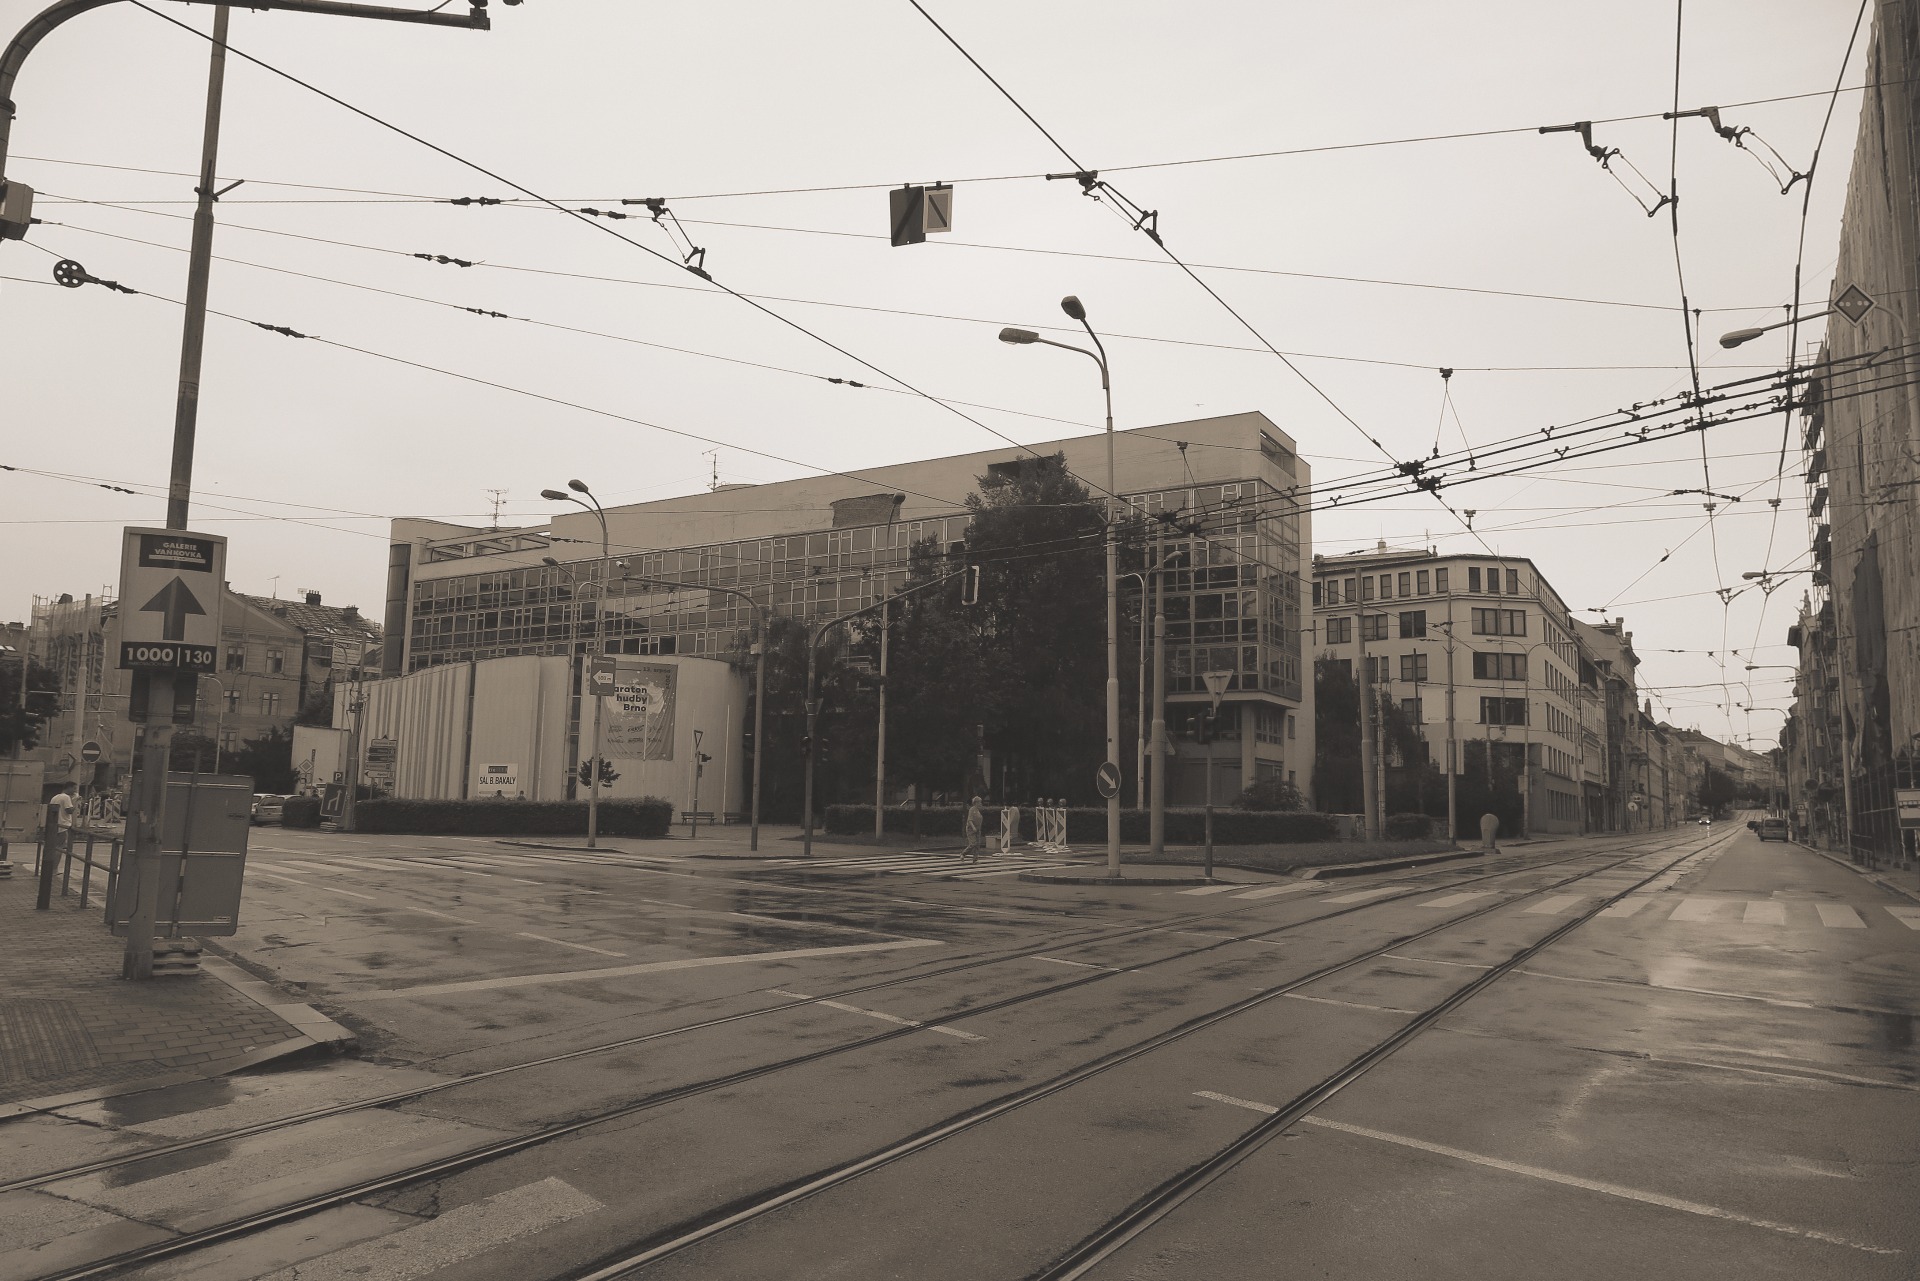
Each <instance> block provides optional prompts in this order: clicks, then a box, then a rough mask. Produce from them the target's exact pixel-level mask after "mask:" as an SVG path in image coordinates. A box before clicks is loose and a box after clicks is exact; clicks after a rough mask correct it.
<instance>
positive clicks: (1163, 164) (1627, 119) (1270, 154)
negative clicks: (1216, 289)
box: [14, 79, 1911, 221]
mask: <svg viewBox="0 0 1920 1281" xmlns="http://www.w3.org/2000/svg"><path fill="white" fill-rule="evenodd" d="M1908 83H1911V81H1910V80H1906V79H1902V80H1879V81H1870V82H1868V83H1865V84H1858V85H1849V86H1846V87H1845V88H1836V89H1832V90H1827V89H1816V90H1811V91H1808V92H1805V93H1789V94H1777V95H1775V96H1773V97H1768V98H1747V99H1743V100H1740V101H1735V102H1724V103H1721V104H1720V107H1721V109H1722V110H1732V109H1737V108H1741V107H1762V106H1771V105H1773V104H1775V103H1782V102H1799V101H1802V100H1804V99H1807V98H1825V97H1828V96H1829V95H1837V94H1840V93H1864V92H1866V91H1867V90H1869V89H1879V88H1894V87H1898V86H1900V85H1904V84H1908ZM1665 114H1666V113H1665V112H1659V111H1647V112H1640V113H1637V114H1634V115H1625V116H1595V117H1593V118H1592V120H1591V123H1593V124H1596V125H1608V124H1631V123H1636V122H1638V121H1643V120H1659V119H1662V118H1663V117H1664V116H1665ZM1536 132H1537V128H1536V127H1535V126H1534V125H1514V126H1506V127H1500V128H1491V129H1466V130H1457V131H1454V132H1451V133H1437V134H1416V135H1411V136H1402V137H1396V138H1375V139H1369V140H1363V141H1359V142H1335V143H1320V144H1317V145H1313V146H1306V147H1281V148H1275V149H1272V150H1268V151H1248V152H1237V153H1233V154H1228V155H1218V156H1189V157H1185V158H1181V159H1175V160H1148V161H1140V162H1136V163H1134V164H1127V165H1106V166H1104V167H1103V168H1104V172H1107V173H1137V172H1142V171H1144V170H1149V169H1180V168H1189V167H1192V166H1195V165H1215V164H1233V163H1239V162H1243V161H1249V160H1274V159H1284V158H1286V157H1289V156H1313V155H1324V154H1327V153H1330V152H1341V151H1365V150H1373V149H1378V148H1382V147H1404V146H1415V145H1420V144H1424V143H1435V142H1458V141H1465V140H1469V139H1474V138H1498V137H1508V136H1518V135H1531V134H1533V133H1536ZM14 159H16V160H32V161H37V162H39V163H42V164H66V165H79V166H86V167H88V168H96V169H115V170H121V171H124V172H129V173H146V174H156V175H161V176H165V177H174V178H195V179H197V178H198V177H199V176H200V175H199V174H197V173H189V172H186V171H184V170H171V169H148V168H141V167H139V166H135V165H110V164H101V163H98V162H91V161H85V160H64V159H59V158H56V157H52V156H28V155H16V156H15V157H14ZM1046 176H1047V175H1046V174H1044V173H1001V174H984V175H977V176H974V177H970V178H955V179H951V180H950V181H952V182H953V183H955V184H981V183H991V182H1033V181H1040V180H1043V179H1045V178H1046ZM248 182H250V183H252V184H254V185H257V186H267V187H289V188H296V189H300V190H310V191H334V192H341V193H343V194H351V195H366V196H372V197H381V198H384V199H379V200H372V201H328V202H319V201H299V200H249V199H246V198H239V199H234V200H231V201H228V202H225V203H231V204H303V203H333V204H361V203H396V202H402V201H406V202H417V203H434V204H441V203H445V202H446V200H447V197H445V196H435V195H424V194H415V193H410V192H393V191H368V190H366V189H364V188H359V187H339V186H327V185H324V184H320V183H300V182H287V181H282V180H276V179H271V178H249V179H248ZM899 185H900V184H899V183H898V182H897V181H888V182H856V183H828V184H818V185H813V186H806V187H763V188H753V189H746V190H736V191H706V192H682V193H680V194H677V195H674V194H670V195H667V196H665V197H663V198H664V199H666V200H668V201H671V202H676V203H678V202H683V201H689V200H734V199H746V198H754V197H762V196H800V195H820V194H829V193H835V192H853V191H887V190H891V189H892V188H894V187H898V186H899ZM564 199H565V200H567V201H568V202H569V203H577V202H589V203H591V202H606V201H618V200H620V199H621V197H619V196H608V195H599V196H573V197H565V198H564ZM142 203H149V204H192V203H193V202H192V201H190V200H179V201H145V202H142ZM504 203H513V202H512V201H507V202H504ZM689 221H691V220H689Z"/></svg>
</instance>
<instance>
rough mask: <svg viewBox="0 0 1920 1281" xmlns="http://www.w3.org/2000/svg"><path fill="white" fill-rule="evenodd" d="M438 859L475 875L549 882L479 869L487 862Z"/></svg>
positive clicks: (520, 880)
mask: <svg viewBox="0 0 1920 1281" xmlns="http://www.w3.org/2000/svg"><path fill="white" fill-rule="evenodd" d="M437 861H438V862H439V863H440V864H441V865H443V866H446V867H450V868H453V869H454V870H455V871H460V872H467V873H470V874H471V875H474V876H493V877H498V878H499V879H500V880H503V881H518V882H519V883H520V884H522V885H546V884H548V882H546V881H529V880H528V879H527V878H526V877H524V876H508V875H507V874H506V873H505V872H488V871H481V870H478V869H480V868H484V867H486V864H484V863H470V862H468V861H466V860H465V859H457V858H442V859H439V860H437Z"/></svg>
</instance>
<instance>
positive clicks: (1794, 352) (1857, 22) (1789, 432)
mask: <svg viewBox="0 0 1920 1281" xmlns="http://www.w3.org/2000/svg"><path fill="white" fill-rule="evenodd" d="M1869 3H1871V0H1860V8H1859V11H1858V12H1856V13H1855V14H1854V16H1853V31H1852V32H1851V33H1850V34H1849V35H1848V36H1847V48H1846V52H1845V53H1843V54H1841V55H1840V70H1839V72H1838V74H1836V75H1835V76H1834V80H1833V92H1832V93H1831V94H1830V95H1828V97H1827V110H1826V114H1825V115H1824V116H1822V117H1821V120H1820V133H1819V136H1818V137H1816V138H1815V139H1814V143H1813V156H1812V158H1811V159H1810V160H1808V162H1807V172H1806V175H1805V176H1806V188H1805V190H1803V191H1802V192H1801V193H1800V230H1799V235H1798V237H1797V238H1796V241H1795V245H1794V253H1793V299H1792V301H1791V302H1790V303H1789V304H1788V307H1787V319H1788V321H1789V324H1788V326H1787V369H1788V371H1789V372H1791V371H1792V370H1793V369H1794V368H1795V366H1796V365H1797V363H1798V361H1799V359H1800V297H1801V294H1800V291H1801V285H1802V269H1803V268H1804V266H1805V263H1806V257H1807V221H1808V217H1809V215H1810V214H1811V212H1812V209H1813V184H1814V180H1815V178H1816V177H1817V175H1818V174H1819V172H1820V156H1821V153H1822V152H1823V151H1824V150H1825V148H1826V145H1827V130H1828V129H1829V128H1831V127H1832V125H1833V112H1834V108H1835V107H1836V106H1837V105H1838V103H1839V101H1840V82H1841V81H1842V80H1844V79H1846V76H1847V64H1849V63H1850V62H1852V61H1853V49H1854V46H1855V45H1856V44H1858V43H1859V40H1860V29H1861V27H1862V26H1863V25H1865V23H1866V20H1867V7H1868V5H1869ZM1792 439H1793V413H1792V411H1791V410H1785V411H1782V413H1781V415H1780V461H1779V464H1778V467H1777V469H1776V471H1775V475H1776V476H1778V477H1779V478H1780V479H1779V482H1778V483H1777V484H1776V485H1775V487H1774V516H1775V519H1774V525H1773V527H1772V528H1770V529H1769V530H1768V531H1767V550H1766V554H1765V555H1764V556H1762V557H1761V560H1760V568H1761V569H1763V570H1764V569H1766V568H1767V566H1768V565H1769V564H1770V563H1771V562H1772V560H1773V542H1774V538H1775V536H1776V534H1777V532H1778V529H1779V511H1780V503H1779V499H1780V497H1781V493H1782V490H1783V488H1784V486H1785V484H1786V479H1785V478H1786V473H1787V446H1788V445H1789V444H1790V443H1791V442H1792ZM1812 521H1813V518H1812V516H1811V515H1809V516H1808V517H1807V523H1808V525H1809V526H1811V524H1812ZM1808 541H1809V543H1811V541H1812V530H1811V528H1809V530H1808ZM1767 599H1769V600H1771V599H1772V596H1771V594H1769V596H1768V597H1767ZM1765 624H1766V611H1765V610H1764V608H1763V609H1762V611H1761V614H1760V618H1759V620H1758V621H1757V622H1756V623H1755V624H1754V640H1755V642H1756V643H1758V641H1759V636H1760V632H1759V629H1760V628H1761V627H1763V626H1765Z"/></svg>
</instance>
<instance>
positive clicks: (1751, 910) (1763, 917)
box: [1740, 899, 1787, 925]
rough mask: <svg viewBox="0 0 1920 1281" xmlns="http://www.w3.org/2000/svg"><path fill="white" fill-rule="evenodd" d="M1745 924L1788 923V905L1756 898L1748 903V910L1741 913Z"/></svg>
mask: <svg viewBox="0 0 1920 1281" xmlns="http://www.w3.org/2000/svg"><path fill="white" fill-rule="evenodd" d="M1740 920H1741V923H1742V924H1745V925H1785V924H1786V923H1787V905H1786V904H1785V903H1780V902H1772V901H1769V900H1766V899H1756V900H1755V901H1754V902H1751V903H1749V904H1747V910H1746V911H1745V912H1742V913H1741V914H1740Z"/></svg>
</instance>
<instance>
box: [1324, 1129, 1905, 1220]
mask: <svg viewBox="0 0 1920 1281" xmlns="http://www.w3.org/2000/svg"><path fill="white" fill-rule="evenodd" d="M1301 1120H1302V1121H1303V1122H1305V1123H1306V1124H1307V1125H1316V1126H1320V1127H1321V1128H1323V1129H1328V1130H1338V1131H1340V1132H1341V1133H1342V1134H1353V1135H1358V1136H1359V1137H1361V1138H1365V1139H1375V1140H1378V1141H1379V1142H1381V1143H1392V1144H1396V1145H1398V1146H1400V1147H1405V1148H1414V1149H1417V1150H1419V1151H1421V1152H1431V1153H1433V1154H1434V1155H1435V1156H1445V1157H1452V1158H1453V1159H1454V1160H1456V1161H1466V1162H1470V1163H1471V1164H1473V1165H1483V1166H1486V1167H1488V1168H1489V1169H1494V1170H1504V1171H1506V1172H1507V1173H1509V1174H1520V1175H1525V1176H1526V1177H1527V1178H1530V1179H1540V1180H1543V1181H1544V1182H1547V1183H1558V1184H1562V1185H1564V1186H1566V1187H1570V1188H1580V1189H1582V1190H1583V1191H1587V1192H1598V1193H1600V1194H1601V1195H1603V1196H1611V1197H1619V1198H1620V1199H1621V1200H1624V1201H1638V1202H1640V1203H1641V1204H1643V1205H1657V1206H1660V1207H1662V1208H1663V1209H1668V1210H1678V1211H1680V1212H1682V1213H1684V1214H1697V1215H1700V1216H1702V1217H1704V1218H1709V1219H1723V1220H1726V1221H1727V1222H1730V1223H1743V1224H1745V1225H1747V1226H1748V1227H1752V1228H1765V1229H1766V1230H1767V1231H1769V1232H1780V1233H1785V1234H1786V1235H1788V1236H1796V1237H1804V1238H1806V1239H1808V1240H1810V1241H1825V1242H1827V1243H1828V1244H1829V1245H1843V1246H1846V1247H1847V1248H1848V1249H1852V1250H1864V1251H1866V1252H1867V1253H1869V1254H1898V1253H1900V1252H1899V1251H1898V1250H1889V1249H1885V1248H1883V1247H1881V1246H1877V1245H1867V1244H1865V1243H1864V1242H1860V1241H1850V1240H1848V1239H1847V1238H1846V1237H1841V1236H1834V1235H1832V1234H1831V1233H1827V1232H1818V1231H1815V1230H1814V1229H1812V1228H1798V1227H1794V1226H1793V1225H1791V1224H1787V1223H1775V1222H1774V1221H1772V1220H1771V1219H1756V1218H1752V1217H1750V1216H1748V1215H1744V1214H1740V1213H1738V1212H1736V1211H1733V1210H1723V1209H1721V1208H1720V1207H1719V1206H1714V1205H1703V1204H1701V1203H1700V1202H1698V1201H1683V1200H1681V1199H1680V1198H1678V1197H1670V1196H1665V1195H1663V1194H1661V1193H1659V1192H1645V1191H1642V1190H1641V1189H1639V1188H1629V1187H1622V1186H1621V1185H1620V1184H1618V1183H1602V1182H1601V1181H1599V1180H1598V1179H1583V1178H1580V1177H1579V1176H1578V1175H1573V1174H1561V1173H1560V1172H1559V1171H1557V1170H1544V1169H1541V1168H1540V1167H1539V1166H1537V1165H1522V1164H1520V1163H1519V1162H1517V1161H1503V1160H1501V1159H1500V1158H1498V1157H1491V1156H1482V1155H1481V1154H1479V1153H1478V1152H1464V1151H1462V1150H1461V1149H1459V1148H1450V1147H1447V1146H1445V1145H1444V1144H1440V1143H1427V1142H1425V1141H1423V1140H1421V1139H1413V1138H1408V1137H1407V1136H1406V1135H1403V1134H1387V1133H1385V1132H1383V1131H1380V1130H1369V1129H1367V1128H1366V1127H1364V1126H1359V1125H1348V1124H1347V1123H1346V1122H1344V1121H1330V1120H1327V1119H1326V1118H1324V1117H1317V1116H1309V1117H1302V1118H1301Z"/></svg>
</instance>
